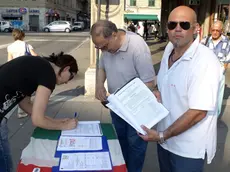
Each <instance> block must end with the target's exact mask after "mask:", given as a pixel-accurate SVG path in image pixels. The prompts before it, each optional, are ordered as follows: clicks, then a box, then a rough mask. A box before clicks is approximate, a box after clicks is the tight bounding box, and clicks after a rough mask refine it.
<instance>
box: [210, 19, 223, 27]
mask: <svg viewBox="0 0 230 172" xmlns="http://www.w3.org/2000/svg"><path fill="white" fill-rule="evenodd" d="M214 25H219V26H220V27H221V29H223V27H224V24H223V22H222V21H220V20H217V21H215V22H214V23H213V24H212V28H213V26H214Z"/></svg>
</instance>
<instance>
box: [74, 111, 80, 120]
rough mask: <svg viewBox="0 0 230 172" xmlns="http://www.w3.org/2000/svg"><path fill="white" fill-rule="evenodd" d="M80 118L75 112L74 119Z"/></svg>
mask: <svg viewBox="0 0 230 172" xmlns="http://www.w3.org/2000/svg"><path fill="white" fill-rule="evenodd" d="M78 117H79V113H77V112H75V113H74V118H75V119H77V120H78Z"/></svg>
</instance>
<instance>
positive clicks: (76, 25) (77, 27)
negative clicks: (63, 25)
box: [73, 21, 85, 30]
mask: <svg viewBox="0 0 230 172" xmlns="http://www.w3.org/2000/svg"><path fill="white" fill-rule="evenodd" d="M84 28H85V24H84V22H82V21H79V22H74V24H73V30H84Z"/></svg>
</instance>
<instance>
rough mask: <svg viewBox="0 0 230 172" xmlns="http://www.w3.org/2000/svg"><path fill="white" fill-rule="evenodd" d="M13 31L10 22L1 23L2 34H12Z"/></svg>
mask: <svg viewBox="0 0 230 172" xmlns="http://www.w3.org/2000/svg"><path fill="white" fill-rule="evenodd" d="M12 30H13V25H12V23H11V22H10V21H0V31H1V32H11V31H12Z"/></svg>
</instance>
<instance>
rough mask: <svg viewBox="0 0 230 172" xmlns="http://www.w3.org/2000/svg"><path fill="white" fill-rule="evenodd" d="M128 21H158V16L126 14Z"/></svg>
mask: <svg viewBox="0 0 230 172" xmlns="http://www.w3.org/2000/svg"><path fill="white" fill-rule="evenodd" d="M124 18H127V19H128V20H158V17H157V15H151V14H124Z"/></svg>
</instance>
